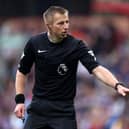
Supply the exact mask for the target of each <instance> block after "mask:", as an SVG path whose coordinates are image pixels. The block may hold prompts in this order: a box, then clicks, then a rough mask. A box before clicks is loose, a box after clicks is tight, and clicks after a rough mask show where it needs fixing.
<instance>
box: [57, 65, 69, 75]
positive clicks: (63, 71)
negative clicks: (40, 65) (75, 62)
mask: <svg viewBox="0 0 129 129" xmlns="http://www.w3.org/2000/svg"><path fill="white" fill-rule="evenodd" d="M67 71H68V67H67V66H66V64H60V65H59V66H58V68H57V72H58V74H59V75H65V74H66V73H67Z"/></svg>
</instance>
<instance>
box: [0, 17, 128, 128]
mask: <svg viewBox="0 0 129 129" xmlns="http://www.w3.org/2000/svg"><path fill="white" fill-rule="evenodd" d="M70 22H71V23H70V24H71V27H70V33H71V34H73V35H74V36H75V37H78V38H81V39H82V40H85V41H86V42H85V43H86V44H88V45H89V47H90V48H91V49H93V50H94V53H95V55H96V57H97V60H98V61H99V62H100V63H101V64H102V65H104V66H106V67H107V68H108V69H109V70H111V71H112V72H113V73H114V74H115V75H116V76H117V78H118V79H119V80H120V81H122V82H124V83H125V84H126V86H127V87H128V86H129V18H128V17H125V16H99V15H97V16H96V15H93V16H88V17H84V16H72V17H71V21H70ZM42 31H45V27H44V24H43V21H42V18H40V17H28V18H15V19H9V20H4V21H0V57H1V58H0V129H22V126H23V123H22V120H20V119H18V118H16V117H15V115H14V113H13V110H14V108H15V102H14V97H15V84H14V83H15V74H16V69H17V65H18V61H19V59H20V56H21V53H22V51H23V48H24V45H25V43H26V41H27V40H28V39H29V37H30V36H32V35H35V34H37V33H40V32H42ZM32 80H34V79H33V70H32V71H31V73H30V74H29V75H28V81H27V83H26V90H25V96H26V105H28V104H29V103H30V100H31V95H32V94H31V89H32V88H33V81H32ZM75 107H76V111H77V115H76V117H77V122H78V129H129V110H128V107H129V96H127V97H122V96H120V95H118V94H117V93H116V91H115V90H114V89H112V88H109V87H107V86H106V85H104V84H103V83H101V82H100V81H99V80H97V79H95V77H93V76H92V75H89V73H88V72H87V70H86V69H85V68H84V67H83V66H82V65H81V64H80V63H79V66H78V75H77V95H76V98H75Z"/></svg>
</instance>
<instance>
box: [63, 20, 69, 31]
mask: <svg viewBox="0 0 129 129" xmlns="http://www.w3.org/2000/svg"><path fill="white" fill-rule="evenodd" d="M68 28H69V23H68V22H65V23H64V29H65V30H67V29H68Z"/></svg>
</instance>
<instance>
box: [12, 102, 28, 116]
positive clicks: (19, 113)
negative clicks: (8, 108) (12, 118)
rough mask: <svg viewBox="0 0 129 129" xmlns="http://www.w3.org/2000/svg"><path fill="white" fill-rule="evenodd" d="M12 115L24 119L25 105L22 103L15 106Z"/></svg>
mask: <svg viewBox="0 0 129 129" xmlns="http://www.w3.org/2000/svg"><path fill="white" fill-rule="evenodd" d="M14 113H15V115H16V116H17V117H18V118H24V115H25V104H24V103H20V104H17V105H16V107H15V110H14Z"/></svg>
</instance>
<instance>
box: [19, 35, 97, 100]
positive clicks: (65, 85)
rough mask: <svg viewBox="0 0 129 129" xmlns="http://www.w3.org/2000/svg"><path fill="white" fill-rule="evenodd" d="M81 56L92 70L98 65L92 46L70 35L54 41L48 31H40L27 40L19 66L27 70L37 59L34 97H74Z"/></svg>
mask: <svg viewBox="0 0 129 129" xmlns="http://www.w3.org/2000/svg"><path fill="white" fill-rule="evenodd" d="M79 60H80V61H81V62H82V64H83V65H84V66H85V67H86V68H87V70H88V71H89V73H92V70H93V69H94V68H95V67H97V66H98V63H97V62H96V59H95V56H94V54H93V52H92V50H90V49H89V48H88V47H87V46H86V45H85V43H84V42H83V41H81V40H78V39H75V38H74V37H72V36H71V35H68V36H67V37H66V38H65V39H63V41H61V42H60V43H52V42H50V41H49V39H48V36H47V33H41V34H39V35H37V36H33V37H32V38H31V39H30V40H29V41H28V42H27V44H26V46H25V48H24V52H23V54H22V56H21V60H20V63H19V66H18V69H19V71H20V72H22V73H23V74H27V73H29V72H30V69H31V67H32V65H33V63H35V85H34V88H33V95H34V96H35V97H39V98H40V97H41V98H45V99H48V100H73V98H74V96H75V93H76V73H77V65H78V61H79Z"/></svg>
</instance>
